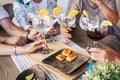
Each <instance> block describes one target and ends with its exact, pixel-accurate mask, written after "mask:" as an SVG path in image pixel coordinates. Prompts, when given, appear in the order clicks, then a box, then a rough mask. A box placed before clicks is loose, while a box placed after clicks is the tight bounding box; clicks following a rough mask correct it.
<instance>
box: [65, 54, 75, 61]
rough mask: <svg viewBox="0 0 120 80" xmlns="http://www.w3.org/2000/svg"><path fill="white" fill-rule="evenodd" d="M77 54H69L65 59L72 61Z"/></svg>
mask: <svg viewBox="0 0 120 80" xmlns="http://www.w3.org/2000/svg"><path fill="white" fill-rule="evenodd" d="M76 57H77V56H75V55H74V54H69V55H68V56H67V58H66V61H69V62H72V61H73V60H74V59H75V58H76Z"/></svg>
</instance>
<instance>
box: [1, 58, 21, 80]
mask: <svg viewBox="0 0 120 80" xmlns="http://www.w3.org/2000/svg"><path fill="white" fill-rule="evenodd" d="M18 74H19V71H18V69H17V68H16V66H15V64H14V62H13V61H12V59H11V57H10V56H0V80H15V79H16V77H17V76H18Z"/></svg>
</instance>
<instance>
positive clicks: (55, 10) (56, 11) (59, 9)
mask: <svg viewBox="0 0 120 80" xmlns="http://www.w3.org/2000/svg"><path fill="white" fill-rule="evenodd" d="M61 10H62V8H61V7H56V8H55V9H54V10H53V14H54V15H57V14H58V13H60V12H61Z"/></svg>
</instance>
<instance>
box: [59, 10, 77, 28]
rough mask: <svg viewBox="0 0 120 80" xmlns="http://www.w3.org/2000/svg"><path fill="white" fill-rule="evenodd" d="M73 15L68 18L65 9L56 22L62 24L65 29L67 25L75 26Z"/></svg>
mask: <svg viewBox="0 0 120 80" xmlns="http://www.w3.org/2000/svg"><path fill="white" fill-rule="evenodd" d="M75 20H76V19H75V17H73V18H70V17H69V16H68V14H67V13H66V11H63V12H61V14H60V16H59V19H58V23H59V24H60V25H62V26H64V27H65V28H66V29H68V28H69V27H71V28H74V27H75Z"/></svg>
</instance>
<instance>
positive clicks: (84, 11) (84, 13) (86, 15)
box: [82, 10, 88, 18]
mask: <svg viewBox="0 0 120 80" xmlns="http://www.w3.org/2000/svg"><path fill="white" fill-rule="evenodd" d="M82 13H83V15H84V16H85V17H86V18H88V13H87V11H86V10H83V11H82Z"/></svg>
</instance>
